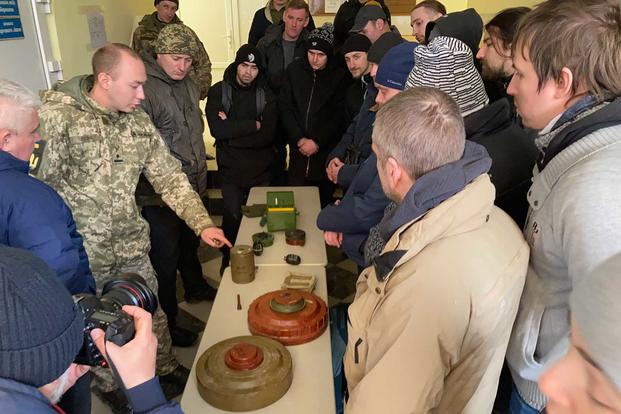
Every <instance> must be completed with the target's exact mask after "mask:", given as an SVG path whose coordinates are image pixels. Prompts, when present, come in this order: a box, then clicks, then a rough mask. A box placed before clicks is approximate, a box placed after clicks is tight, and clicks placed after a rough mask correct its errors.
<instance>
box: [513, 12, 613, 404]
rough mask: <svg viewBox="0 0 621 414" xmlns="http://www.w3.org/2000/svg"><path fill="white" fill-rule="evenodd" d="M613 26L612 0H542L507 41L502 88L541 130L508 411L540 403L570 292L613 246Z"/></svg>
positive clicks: (559, 347)
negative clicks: (509, 66)
mask: <svg viewBox="0 0 621 414" xmlns="http://www.w3.org/2000/svg"><path fill="white" fill-rule="evenodd" d="M619 27H621V17H620V11H619V2H618V1H613V0H607V1H596V0H567V1H562V2H558V1H547V2H544V3H542V4H540V5H539V6H537V7H536V8H535V9H534V10H533V11H532V12H531V13H529V14H527V15H526V17H525V18H524V19H523V20H522V21H521V23H520V26H519V28H518V30H517V33H516V37H515V38H514V42H513V45H512V46H513V66H514V68H515V75H514V76H513V78H512V80H511V83H510V85H509V87H508V90H507V92H508V93H509V94H510V95H512V96H513V97H514V98H515V104H516V109H517V112H518V114H519V115H520V116H521V117H522V119H523V121H524V125H525V126H527V127H530V128H533V129H537V130H540V132H539V137H538V138H537V140H536V145H537V147H538V149H539V151H540V159H539V161H538V164H537V166H536V167H535V172H534V177H533V184H532V186H531V188H530V190H529V191H528V202H529V205H530V209H529V210H530V211H529V215H528V218H527V222H526V226H525V229H524V234H525V236H526V239H527V240H528V242H529V244H530V247H531V256H530V264H529V269H528V275H527V278H526V285H525V287H524V293H523V295H522V299H521V303H520V309H519V312H518V316H517V319H516V323H515V325H514V327H513V332H512V336H511V341H510V343H509V348H508V351H507V360H508V363H509V367H510V368H511V372H512V375H513V381H514V384H515V388H514V392H513V395H512V399H511V412H512V413H537V412H540V411H541V410H542V409H543V408H544V407H545V406H546V398H545V396H544V395H543V394H542V393H541V391H540V390H539V388H538V386H537V380H538V379H539V377H540V375H541V374H542V373H543V372H544V370H545V369H546V368H547V367H548V366H549V365H550V364H552V363H553V362H554V361H556V360H558V359H559V358H560V357H561V356H563V355H564V354H565V352H566V351H567V349H568V347H569V336H570V335H569V333H570V314H569V297H570V294H571V293H572V290H573V288H574V287H575V286H577V285H578V284H579V283H582V282H584V280H585V277H586V276H587V275H589V274H590V273H591V271H592V270H593V269H594V268H595V267H597V266H598V265H600V264H601V263H603V262H604V261H606V260H607V259H608V258H610V257H612V256H614V255H616V254H619V252H621V238H619V234H620V232H621V213H620V212H619V210H618V208H619V207H618V206H619V205H621V192H619V190H618V179H619V177H620V176H621V164H620V163H619V159H621V99H620V98H619V97H620V96H621V33H620V32H619ZM581 292H582V293H581V294H586V295H588V294H589V292H588V289H582V290H581Z"/></svg>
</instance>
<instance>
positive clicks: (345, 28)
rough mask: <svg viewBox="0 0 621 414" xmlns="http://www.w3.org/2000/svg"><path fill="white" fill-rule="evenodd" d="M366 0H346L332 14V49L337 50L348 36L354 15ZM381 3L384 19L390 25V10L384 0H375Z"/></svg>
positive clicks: (354, 18)
mask: <svg viewBox="0 0 621 414" xmlns="http://www.w3.org/2000/svg"><path fill="white" fill-rule="evenodd" d="M366 1H367V0H346V1H345V2H344V3H343V4H341V6H340V7H339V10H338V11H337V12H336V16H334V50H339V49H340V48H341V45H343V44H344V43H345V40H347V38H348V37H349V35H350V33H349V31H350V30H351V28H352V27H353V26H354V21H355V20H356V15H357V14H358V11H360V9H361V8H362V6H363V5H364V3H366ZM377 2H378V3H380V4H381V5H382V9H383V10H384V13H385V14H386V21H387V22H388V25H389V26H390V10H389V9H388V6H386V4H385V3H384V0H377Z"/></svg>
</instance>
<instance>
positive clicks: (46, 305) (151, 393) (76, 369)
mask: <svg viewBox="0 0 621 414" xmlns="http://www.w3.org/2000/svg"><path fill="white" fill-rule="evenodd" d="M123 310H124V311H125V312H126V313H127V314H128V315H130V316H131V317H133V319H134V327H135V331H136V333H135V336H134V339H132V340H131V341H130V342H128V343H126V344H125V345H124V346H122V347H119V346H116V345H114V344H113V343H111V342H105V340H104V337H105V335H104V333H103V331H102V330H101V329H93V330H92V332H90V335H91V338H92V341H93V342H94V343H95V345H96V346H97V348H98V349H99V351H100V352H101V353H102V354H103V355H105V356H106V358H107V361H108V363H110V362H112V364H113V365H114V366H115V367H116V370H117V372H118V376H119V377H120V379H121V380H122V382H123V386H124V388H125V389H126V395H127V397H128V399H129V401H130V405H131V406H132V407H133V410H134V412H136V413H149V412H158V413H164V414H166V413H181V408H180V407H179V406H178V404H177V403H173V402H167V401H166V399H165V398H164V395H163V393H162V390H161V388H160V387H159V381H158V379H157V377H155V353H156V349H157V339H156V338H155V335H154V334H153V333H152V331H151V315H150V314H149V313H148V312H146V311H145V310H143V309H140V308H137V307H133V306H124V307H123ZM83 342H84V319H83V316H82V312H81V311H80V310H79V309H78V307H77V306H76V304H75V303H74V301H73V299H72V298H71V296H70V295H69V292H68V291H67V290H66V289H65V287H64V286H63V284H62V282H61V281H60V280H59V279H58V278H57V277H56V275H55V274H54V272H53V271H52V270H51V269H50V268H48V267H47V266H46V265H45V263H44V262H43V261H41V260H40V259H38V258H36V257H35V256H33V255H32V254H31V253H29V252H27V251H25V250H20V249H14V248H12V247H7V246H4V245H0V412H2V413H3V414H14V413H15V414H16V413H29V414H37V413H58V412H62V411H60V409H59V408H58V407H57V406H56V403H57V402H58V400H59V399H60V397H61V396H62V395H63V394H64V393H65V391H67V390H68V389H69V388H71V386H73V384H74V383H75V382H76V381H77V380H78V378H80V377H81V376H82V375H84V374H85V373H86V372H88V367H87V366H85V365H78V364H75V363H74V362H73V361H74V358H75V357H76V355H77V354H78V352H79V351H80V349H81V348H82V344H83ZM104 343H105V344H104ZM106 351H107V353H106Z"/></svg>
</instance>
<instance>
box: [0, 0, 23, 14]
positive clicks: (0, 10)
mask: <svg viewBox="0 0 621 414" xmlns="http://www.w3.org/2000/svg"><path fill="white" fill-rule="evenodd" d="M0 17H19V6H18V5H17V0H0Z"/></svg>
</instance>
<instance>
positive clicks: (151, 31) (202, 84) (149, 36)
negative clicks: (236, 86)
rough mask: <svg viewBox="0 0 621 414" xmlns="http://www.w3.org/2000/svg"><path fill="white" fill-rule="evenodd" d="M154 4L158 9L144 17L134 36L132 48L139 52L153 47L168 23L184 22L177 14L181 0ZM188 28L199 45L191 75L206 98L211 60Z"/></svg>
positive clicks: (202, 96)
mask: <svg viewBox="0 0 621 414" xmlns="http://www.w3.org/2000/svg"><path fill="white" fill-rule="evenodd" d="M154 5H155V8H156V11H155V12H153V13H151V14H147V15H145V16H144V17H143V18H142V20H141V21H140V23H138V27H137V28H136V30H135V31H134V35H133V37H132V48H133V49H134V50H135V51H136V52H137V53H139V54H140V53H141V52H142V50H143V49H145V48H146V47H147V46H151V47H153V45H154V43H155V41H156V40H157V38H158V35H159V33H160V31H161V30H162V29H163V28H164V27H166V25H168V24H183V22H182V21H181V19H179V17H177V14H176V13H177V10H178V9H179V0H155V1H154ZM186 27H187V26H186ZM188 29H189V31H190V32H191V33H192V35H193V37H194V39H195V42H196V44H197V45H198V47H197V51H196V56H194V59H193V61H192V69H191V70H190V77H191V78H192V80H193V81H194V83H196V85H197V86H198V89H199V91H200V98H201V99H205V98H206V97H207V92H209V88H210V87H211V61H210V60H209V55H208V54H207V51H206V50H205V46H203V43H202V42H201V41H200V40H199V38H198V36H197V35H196V33H194V31H192V29H190V28H188Z"/></svg>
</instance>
